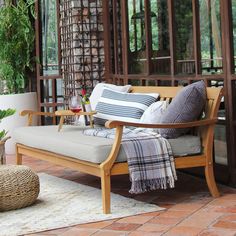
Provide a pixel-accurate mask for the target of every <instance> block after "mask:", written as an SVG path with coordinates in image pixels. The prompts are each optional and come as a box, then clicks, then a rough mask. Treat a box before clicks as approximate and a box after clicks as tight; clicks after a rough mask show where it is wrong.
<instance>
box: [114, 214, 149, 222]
mask: <svg viewBox="0 0 236 236" xmlns="http://www.w3.org/2000/svg"><path fill="white" fill-rule="evenodd" d="M153 217H154V216H142V215H138V216H130V217H125V218H123V219H120V220H118V221H116V222H117V223H133V224H144V223H146V222H148V221H149V220H151V219H153Z"/></svg>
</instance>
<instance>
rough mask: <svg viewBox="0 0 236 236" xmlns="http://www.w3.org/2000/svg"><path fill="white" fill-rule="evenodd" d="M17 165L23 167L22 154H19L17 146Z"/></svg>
mask: <svg viewBox="0 0 236 236" xmlns="http://www.w3.org/2000/svg"><path fill="white" fill-rule="evenodd" d="M16 164H17V165H22V154H20V153H19V152H18V148H17V146H16Z"/></svg>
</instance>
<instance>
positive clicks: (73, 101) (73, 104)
mask: <svg viewBox="0 0 236 236" xmlns="http://www.w3.org/2000/svg"><path fill="white" fill-rule="evenodd" d="M69 108H70V110H71V111H72V112H74V113H79V112H80V111H81V110H82V105H81V97H80V96H72V97H71V98H70V101H69Z"/></svg>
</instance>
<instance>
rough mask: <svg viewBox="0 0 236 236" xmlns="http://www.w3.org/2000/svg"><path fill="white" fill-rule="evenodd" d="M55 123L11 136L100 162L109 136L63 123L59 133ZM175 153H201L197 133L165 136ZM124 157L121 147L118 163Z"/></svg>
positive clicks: (42, 147)
mask: <svg viewBox="0 0 236 236" xmlns="http://www.w3.org/2000/svg"><path fill="white" fill-rule="evenodd" d="M57 129H58V126H29V127H20V128H17V129H15V131H14V133H13V138H14V139H15V141H16V142H17V143H21V144H23V145H26V146H29V147H33V148H38V149H42V150H46V151H50V152H53V153H58V154H62V155H65V156H69V157H73V158H76V159H80V160H84V161H89V162H93V163H101V162H103V161H104V160H105V159H106V158H107V156H108V155H109V153H110V150H111V146H112V143H113V140H112V139H106V138H101V137H93V136H85V135H84V134H83V133H82V130H83V129H84V128H81V127H79V126H63V128H62V130H61V131H60V132H58V131H57ZM168 141H169V142H170V145H171V147H172V151H173V153H174V156H183V155H190V154H199V153H200V152H201V143H200V138H199V137H197V136H189V135H188V136H181V137H179V138H177V139H168ZM126 160H127V158H126V155H125V152H124V150H123V147H122V146H121V149H120V153H119V155H118V158H117V162H125V161H126Z"/></svg>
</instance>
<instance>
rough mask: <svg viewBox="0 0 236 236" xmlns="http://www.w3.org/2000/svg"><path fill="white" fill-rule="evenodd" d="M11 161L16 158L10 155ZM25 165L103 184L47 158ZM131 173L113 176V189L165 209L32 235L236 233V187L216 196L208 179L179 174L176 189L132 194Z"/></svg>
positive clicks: (223, 235)
mask: <svg viewBox="0 0 236 236" xmlns="http://www.w3.org/2000/svg"><path fill="white" fill-rule="evenodd" d="M7 162H8V163H14V157H13V156H8V158H7ZM23 164H25V165H28V166H30V167H32V168H33V169H34V170H35V171H37V172H44V173H48V174H51V175H55V176H58V177H61V178H65V179H68V180H72V181H75V182H78V183H81V184H86V185H89V186H93V187H97V188H99V187H100V180H99V178H97V177H93V176H90V175H86V174H82V173H79V172H77V171H74V170H71V169H68V168H63V167H60V166H55V165H53V164H49V163H47V162H44V161H39V160H34V159H32V158H28V157H25V158H24V159H23ZM129 185H130V184H129V178H128V176H115V177H113V178H112V192H114V193H118V194H121V195H123V196H126V197H130V198H134V199H136V200H139V201H145V202H150V203H154V204H158V205H159V206H161V207H165V208H166V210H165V211H162V212H153V213H147V214H142V215H138V216H131V217H126V218H122V219H116V220H109V221H102V222H96V223H91V224H83V225H76V226H74V227H67V228H61V229H55V230H50V231H45V232H41V233H36V234H31V235H37V236H40V235H41V236H42V235H51V236H56V235H60V236H74V235H76V236H77V235H78V236H87V235H94V236H107V235H111V236H113V235H114V236H116V235H117V236H118V235H121V236H124V235H130V236H154V235H155V236H158V235H165V236H172V235H173V236H193V235H200V236H236V189H232V188H229V187H226V186H222V185H220V186H219V189H220V192H221V194H222V196H221V197H220V198H217V199H214V198H212V197H211V196H210V195H209V192H208V189H207V187H206V183H205V181H204V180H201V179H199V178H195V177H192V176H189V175H186V174H183V173H178V181H177V183H176V187H175V189H174V190H166V191H155V192H149V193H145V194H141V195H131V194H129V193H128V189H129Z"/></svg>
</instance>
